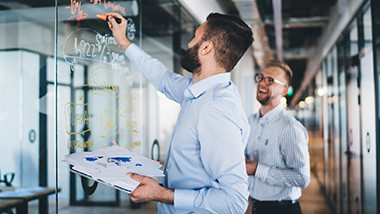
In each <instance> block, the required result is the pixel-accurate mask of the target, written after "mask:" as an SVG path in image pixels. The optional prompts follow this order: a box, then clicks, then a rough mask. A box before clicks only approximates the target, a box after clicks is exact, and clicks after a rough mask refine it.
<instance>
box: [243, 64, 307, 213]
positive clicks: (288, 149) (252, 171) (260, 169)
mask: <svg viewBox="0 0 380 214" xmlns="http://www.w3.org/2000/svg"><path fill="white" fill-rule="evenodd" d="M292 76H293V73H292V70H291V69H290V67H289V66H288V65H287V64H285V63H284V62H281V61H278V60H270V61H269V62H268V64H267V66H266V68H265V69H264V71H263V72H262V73H257V74H256V76H255V81H256V83H257V95H256V96H257V97H256V99H257V100H258V101H259V102H260V103H261V108H260V110H259V112H258V113H257V114H252V115H250V116H249V117H248V121H249V123H250V126H251V133H250V136H249V139H248V144H247V147H246V150H245V153H246V167H247V174H248V175H249V184H250V187H249V188H250V196H251V198H252V213H253V214H261V213H263V214H271V213H273V214H278V213H282V214H286V213H289V214H290V213H291V214H293V213H301V208H300V205H299V203H298V201H297V199H298V198H299V197H300V196H301V188H305V187H306V186H307V185H308V184H309V182H310V160H309V159H310V157H309V152H308V135H307V131H306V129H305V128H304V126H302V124H301V123H300V122H298V121H297V120H296V119H295V118H294V117H292V116H291V115H290V114H288V113H287V112H286V110H285V109H284V108H283V106H282V104H281V98H282V97H284V96H285V95H286V94H287V93H288V88H289V86H290V84H291V80H292Z"/></svg>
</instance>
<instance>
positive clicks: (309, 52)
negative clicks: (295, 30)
mask: <svg viewBox="0 0 380 214" xmlns="http://www.w3.org/2000/svg"><path fill="white" fill-rule="evenodd" d="M315 50H316V47H309V48H290V49H284V50H283V57H284V59H286V60H290V59H310V58H311V57H312V56H313V55H314V53H315Z"/></svg>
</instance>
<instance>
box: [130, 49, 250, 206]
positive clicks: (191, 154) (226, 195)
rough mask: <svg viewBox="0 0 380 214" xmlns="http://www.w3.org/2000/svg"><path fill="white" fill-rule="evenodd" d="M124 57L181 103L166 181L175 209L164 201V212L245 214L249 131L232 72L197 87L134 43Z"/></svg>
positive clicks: (204, 81)
mask: <svg viewBox="0 0 380 214" xmlns="http://www.w3.org/2000/svg"><path fill="white" fill-rule="evenodd" d="M125 55H126V56H127V57H128V58H129V59H130V61H131V62H132V63H133V64H134V65H135V66H136V67H137V68H138V69H139V70H140V71H141V72H142V74H143V75H144V76H145V77H146V78H147V79H148V80H149V81H150V82H151V83H152V84H153V85H154V86H155V87H156V88H157V90H159V91H160V92H162V93H164V94H165V95H166V96H167V97H168V98H169V99H172V100H174V101H176V102H178V103H180V104H181V111H180V113H179V115H178V120H177V123H176V126H175V128H174V132H173V136H172V139H171V143H170V148H169V152H168V157H167V160H166V165H165V169H164V174H165V175H166V176H165V177H164V178H163V185H164V186H165V187H167V188H171V189H174V206H173V205H169V204H163V203H159V204H158V211H159V213H162V214H167V213H228V214H231V213H244V212H245V210H246V208H247V206H248V195H249V193H248V176H247V174H246V168H245V157H244V148H245V146H246V143H247V140H248V135H249V131H250V128H249V124H248V120H247V118H246V115H245V113H244V111H243V109H242V107H241V100H240V96H239V93H238V90H237V88H236V86H235V85H234V84H233V83H232V82H231V80H230V74H229V73H222V74H217V75H214V76H211V77H208V78H206V79H203V80H201V81H199V82H197V83H196V84H194V83H193V81H192V78H191V77H189V78H185V77H183V76H181V75H179V74H175V73H173V72H171V71H169V70H168V69H167V68H166V67H165V66H164V65H163V64H162V63H161V62H159V61H158V60H157V59H154V58H152V57H151V56H149V55H148V54H146V53H145V52H144V51H142V50H141V49H140V48H139V47H137V46H136V45H134V44H132V45H131V46H129V47H128V49H127V50H126V51H125Z"/></svg>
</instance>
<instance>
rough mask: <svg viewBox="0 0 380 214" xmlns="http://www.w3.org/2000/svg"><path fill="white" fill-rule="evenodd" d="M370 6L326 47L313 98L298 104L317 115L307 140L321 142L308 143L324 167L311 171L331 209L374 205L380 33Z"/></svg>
mask: <svg viewBox="0 0 380 214" xmlns="http://www.w3.org/2000/svg"><path fill="white" fill-rule="evenodd" d="M373 4H375V3H373ZM372 10H373V6H372V7H371V5H370V3H369V2H368V3H367V4H365V5H363V7H362V8H361V10H360V11H358V13H357V15H356V16H355V17H353V19H352V21H351V22H350V23H349V25H348V26H347V27H346V29H345V30H344V32H343V33H342V35H341V36H340V38H339V39H338V41H337V42H336V43H335V45H334V46H333V47H332V48H331V49H330V50H329V51H328V53H327V54H326V57H325V58H324V60H323V62H322V63H321V65H320V71H318V72H317V74H316V75H315V77H314V80H313V81H314V84H315V89H316V90H315V91H314V92H312V91H310V90H309V92H308V93H307V94H306V96H305V97H307V98H308V97H313V98H314V99H313V102H309V103H308V102H306V99H305V101H304V102H305V103H308V104H307V105H305V106H304V107H303V109H302V111H303V112H304V111H309V114H311V115H315V117H314V118H311V121H310V122H308V123H306V124H305V125H306V126H307V128H308V130H315V127H318V128H317V130H318V131H313V133H314V134H313V135H311V136H312V137H311V139H312V140H315V139H319V142H323V146H321V147H318V148H310V155H311V156H312V159H313V157H317V158H322V157H323V166H320V165H319V166H318V165H314V167H313V168H312V170H313V173H315V174H316V175H317V179H318V180H319V181H320V183H321V185H322V186H323V190H324V193H325V196H326V198H327V199H328V201H330V202H332V203H331V205H332V208H333V209H334V213H342V214H343V213H376V212H377V210H378V207H377V201H378V200H379V198H378V197H377V196H378V190H377V182H378V181H377V177H378V176H377V173H378V165H377V160H376V157H377V156H378V152H377V151H376V149H378V140H377V141H376V139H377V138H378V136H377V134H378V127H377V124H376V118H375V117H374V115H376V114H377V112H376V105H377V104H376V100H377V99H376V95H375V94H376V93H378V91H376V87H375V85H376V84H377V82H376V81H375V77H376V75H375V70H374V68H376V66H375V65H376V64H375V61H374V60H375V59H376V57H375V56H374V51H373V44H374V42H373V38H376V40H378V38H379V37H378V36H374V34H373V32H372V31H373V29H376V28H375V27H374V26H373V24H372V23H373V20H372V16H371V14H373V12H372ZM318 124H319V126H318ZM316 145H317V144H316ZM322 154H323V155H322ZM314 160H315V159H314ZM312 166H313V165H312Z"/></svg>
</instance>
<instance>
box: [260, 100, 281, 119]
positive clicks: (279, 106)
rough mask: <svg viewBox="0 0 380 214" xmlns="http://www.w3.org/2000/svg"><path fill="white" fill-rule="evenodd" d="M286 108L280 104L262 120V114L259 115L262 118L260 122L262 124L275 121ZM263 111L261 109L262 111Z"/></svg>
mask: <svg viewBox="0 0 380 214" xmlns="http://www.w3.org/2000/svg"><path fill="white" fill-rule="evenodd" d="M282 110H284V108H283V107H282V104H281V103H280V104H278V105H277V106H276V107H274V108H273V109H272V110H270V111H268V112H267V113H266V114H265V115H264V116H262V117H261V118H260V113H259V114H257V115H258V117H259V118H260V121H262V122H269V121H271V120H273V119H274V118H275V117H276V116H277V115H278V114H279V113H280V112H281V111H282ZM260 111H261V109H260Z"/></svg>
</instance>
